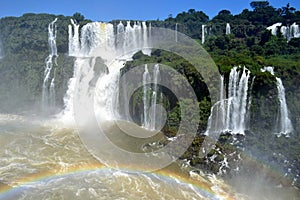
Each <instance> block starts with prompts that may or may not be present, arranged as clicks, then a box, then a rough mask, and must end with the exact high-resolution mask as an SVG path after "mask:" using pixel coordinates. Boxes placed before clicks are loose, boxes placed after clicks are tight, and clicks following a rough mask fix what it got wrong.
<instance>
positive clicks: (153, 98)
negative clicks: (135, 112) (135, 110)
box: [142, 64, 161, 130]
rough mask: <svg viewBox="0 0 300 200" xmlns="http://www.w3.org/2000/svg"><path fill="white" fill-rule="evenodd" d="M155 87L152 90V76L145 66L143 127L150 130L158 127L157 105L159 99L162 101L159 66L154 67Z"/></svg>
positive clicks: (153, 79)
mask: <svg viewBox="0 0 300 200" xmlns="http://www.w3.org/2000/svg"><path fill="white" fill-rule="evenodd" d="M152 77H153V78H152V83H153V87H152V88H151V87H150V86H149V85H147V84H148V83H150V82H151V76H150V74H149V71H148V66H147V65H145V71H144V73H143V109H144V110H143V118H142V119H143V123H142V124H143V127H144V128H146V129H148V130H156V128H157V127H158V122H159V120H160V119H158V121H157V114H160V113H159V112H157V110H156V109H157V107H156V104H157V103H158V99H161V95H159V91H158V87H157V83H158V82H159V79H160V71H159V65H158V64H156V65H154V69H153V76H152Z"/></svg>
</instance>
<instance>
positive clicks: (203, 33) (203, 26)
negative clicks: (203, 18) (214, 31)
mask: <svg viewBox="0 0 300 200" xmlns="http://www.w3.org/2000/svg"><path fill="white" fill-rule="evenodd" d="M205 27H206V25H204V24H203V25H202V29H201V30H202V37H201V42H202V44H204V42H205V32H206V28H205Z"/></svg>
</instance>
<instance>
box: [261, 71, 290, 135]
mask: <svg viewBox="0 0 300 200" xmlns="http://www.w3.org/2000/svg"><path fill="white" fill-rule="evenodd" d="M261 71H262V72H270V73H271V74H272V75H273V76H275V73H274V68H273V67H270V66H266V67H264V68H262V69H261ZM275 78H276V86H277V91H278V101H279V114H278V116H277V121H276V125H275V127H276V129H277V130H276V134H277V135H278V136H281V135H285V136H289V133H291V132H292V131H293V125H292V122H291V120H290V118H289V110H288V106H287V103H286V98H285V88H284V86H283V84H282V80H281V79H280V78H278V77H276V76H275Z"/></svg>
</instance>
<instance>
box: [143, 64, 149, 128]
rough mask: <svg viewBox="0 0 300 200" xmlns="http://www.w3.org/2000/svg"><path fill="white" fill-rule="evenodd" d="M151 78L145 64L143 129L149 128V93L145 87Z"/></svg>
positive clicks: (147, 86)
mask: <svg viewBox="0 0 300 200" xmlns="http://www.w3.org/2000/svg"><path fill="white" fill-rule="evenodd" d="M150 81H151V77H150V74H149V71H148V66H147V64H145V71H144V73H143V107H144V111H143V114H144V116H143V127H144V128H150V119H149V118H150V116H149V104H150V98H149V92H150V89H149V88H150V87H149V85H147V84H148V83H150Z"/></svg>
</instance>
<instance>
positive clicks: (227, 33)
mask: <svg viewBox="0 0 300 200" xmlns="http://www.w3.org/2000/svg"><path fill="white" fill-rule="evenodd" d="M230 33H231V29H230V24H229V23H226V35H229V34H230Z"/></svg>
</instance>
